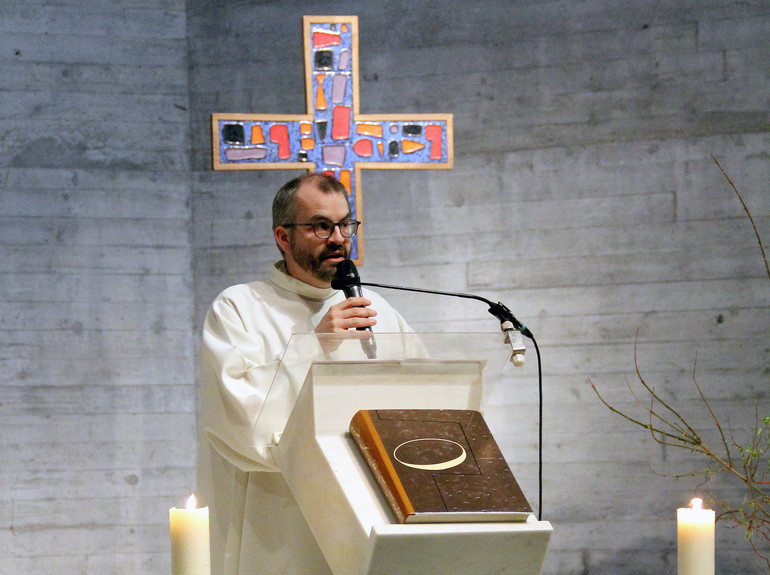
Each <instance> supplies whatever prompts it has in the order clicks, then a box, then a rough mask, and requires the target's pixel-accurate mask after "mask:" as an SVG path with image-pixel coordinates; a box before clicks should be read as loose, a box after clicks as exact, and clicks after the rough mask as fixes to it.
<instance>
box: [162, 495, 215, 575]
mask: <svg viewBox="0 0 770 575" xmlns="http://www.w3.org/2000/svg"><path fill="white" fill-rule="evenodd" d="M195 505H196V501H195V495H191V496H190V498H189V499H188V500H187V503H186V504H185V509H177V508H176V507H172V508H171V509H169V510H168V515H169V528H170V531H171V573H172V575H211V548H210V544H209V508H208V507H202V508H200V509H196V508H195Z"/></svg>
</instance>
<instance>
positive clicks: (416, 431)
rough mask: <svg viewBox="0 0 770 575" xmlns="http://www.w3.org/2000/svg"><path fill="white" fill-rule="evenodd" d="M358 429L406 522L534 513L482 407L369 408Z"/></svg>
mask: <svg viewBox="0 0 770 575" xmlns="http://www.w3.org/2000/svg"><path fill="white" fill-rule="evenodd" d="M350 433H351V435H352V437H353V440H354V441H355V443H356V445H357V446H358V448H359V450H360V451H361V454H362V455H363V458H364V460H365V461H366V463H367V464H368V466H369V468H370V469H371V471H372V474H373V475H374V477H375V479H376V480H377V483H378V484H379V486H380V488H381V489H382V492H383V494H384V495H385V498H386V499H387V501H388V503H389V505H390V507H391V509H392V511H393V514H394V515H395V517H396V520H397V521H398V522H399V523H428V522H467V521H526V519H527V517H528V516H529V515H530V514H531V513H532V508H531V507H530V505H529V503H528V502H527V500H526V498H525V497H524V494H523V493H522V491H521V488H520V487H519V484H518V483H517V482H516V479H515V477H514V476H513V473H512V472H511V469H510V468H509V467H508V464H507V463H506V461H505V458H504V457H503V454H502V452H501V451H500V448H499V447H498V445H497V443H496V442H495V440H494V438H493V437H492V434H491V433H490V431H489V428H488V427H487V424H486V422H485V421H484V417H483V416H482V415H481V413H479V412H478V411H473V410H451V409H384V410H383V409H379V410H377V409H375V410H361V411H359V412H358V413H356V414H355V416H354V417H353V419H352V420H351V422H350Z"/></svg>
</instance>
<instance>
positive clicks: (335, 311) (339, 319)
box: [314, 297, 377, 333]
mask: <svg viewBox="0 0 770 575" xmlns="http://www.w3.org/2000/svg"><path fill="white" fill-rule="evenodd" d="M370 305H372V302H371V301H369V300H368V299H366V298H365V297H349V298H347V299H345V300H343V301H341V302H340V303H338V304H335V305H333V306H332V307H330V308H329V311H327V312H326V315H325V316H323V317H322V318H321V321H320V322H319V323H318V325H317V326H316V327H315V330H314V331H315V332H316V333H340V332H343V331H347V330H349V329H356V328H359V327H372V326H373V325H374V324H376V323H377V320H376V319H374V316H376V315H377V312H376V311H374V310H373V309H371V308H369V307H366V306H370Z"/></svg>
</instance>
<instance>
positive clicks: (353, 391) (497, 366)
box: [259, 333, 552, 575]
mask: <svg viewBox="0 0 770 575" xmlns="http://www.w3.org/2000/svg"><path fill="white" fill-rule="evenodd" d="M357 335H359V334H352V337H351V336H349V335H347V334H342V335H339V334H326V335H315V334H299V335H295V336H293V337H292V340H291V341H290V343H289V346H288V347H287V349H286V352H285V354H284V357H283V359H282V362H281V367H280V368H279V370H278V373H277V374H276V377H275V380H274V383H273V385H272V387H271V390H270V393H269V395H268V397H267V400H266V402H265V407H264V408H263V410H262V414H261V415H260V423H259V427H261V428H262V429H274V430H276V431H277V432H278V433H276V434H275V436H274V438H273V441H274V442H275V441H277V444H276V445H275V446H274V447H273V448H272V452H273V455H274V457H275V460H276V462H277V464H278V466H279V468H280V470H281V472H282V473H283V474H284V477H285V479H286V483H287V484H288V486H289V489H290V491H291V492H292V495H293V496H294V497H295V499H296V501H297V504H298V506H299V508H300V510H301V511H302V514H303V515H304V516H305V518H306V520H307V523H308V525H309V526H310V529H311V531H312V533H313V536H314V537H315V538H316V541H317V542H318V545H319V547H320V549H321V551H322V553H323V555H324V557H325V558H326V560H327V562H328V564H329V566H330V568H331V570H332V572H333V573H334V574H335V575H369V574H371V575H393V574H399V575H403V574H415V575H417V574H419V575H433V574H435V575H439V574H440V575H447V574H454V573H457V574H460V573H462V574H470V573H472V574H474V575H485V574H492V573H494V574H508V575H514V574H516V575H538V574H539V573H540V571H541V569H542V565H543V561H544V559H545V554H546V550H547V547H548V543H549V540H550V536H551V532H552V527H551V524H550V523H549V522H547V521H538V520H537V519H536V518H535V517H534V515H532V516H530V517H529V519H528V520H527V521H525V522H518V523H498V522H481V523H438V524H437V523H431V524H408V525H404V524H399V523H397V522H396V521H395V519H394V518H393V516H392V514H391V512H390V508H389V507H388V504H387V502H386V500H385V498H384V496H383V495H382V493H381V491H380V488H379V486H378V485H377V483H376V481H375V479H374V478H373V477H372V475H371V473H370V471H369V468H368V467H367V465H366V463H365V462H364V460H363V458H362V457H361V455H360V454H359V452H358V448H357V447H356V445H355V443H354V442H353V440H352V438H351V437H350V435H349V433H348V425H349V423H350V420H351V418H352V417H353V415H354V414H355V413H356V411H358V410H359V409H475V410H479V411H483V401H484V399H485V398H486V397H487V396H488V394H489V392H490V391H491V387H492V386H493V385H494V382H495V380H496V379H497V377H498V376H499V374H500V372H501V371H502V368H503V367H504V366H505V364H506V363H507V359H508V356H509V355H510V349H506V348H505V346H504V345H503V343H502V342H501V336H500V335H497V334H475V333H474V334H468V333H465V334H376V335H375V338H376V339H375V342H376V346H377V357H376V358H375V359H368V358H367V357H366V355H364V353H363V351H362V346H361V341H360V340H359V339H357V338H356V337H355V336H357ZM292 406H293V408H292ZM263 417H264V418H265V419H264V420H262V418H263ZM268 418H272V420H270V419H268Z"/></svg>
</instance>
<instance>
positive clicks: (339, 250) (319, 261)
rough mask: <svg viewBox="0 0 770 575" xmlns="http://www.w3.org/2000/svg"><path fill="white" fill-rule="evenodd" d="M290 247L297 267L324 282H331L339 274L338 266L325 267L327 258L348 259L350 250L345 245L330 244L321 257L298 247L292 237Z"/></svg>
mask: <svg viewBox="0 0 770 575" xmlns="http://www.w3.org/2000/svg"><path fill="white" fill-rule="evenodd" d="M289 247H290V249H291V255H292V257H293V258H294V261H295V262H297V265H298V266H299V267H301V268H302V269H303V270H305V271H306V272H308V273H310V274H312V276H313V277H314V278H316V279H318V280H321V281H323V282H331V281H332V280H333V279H334V275H335V274H336V273H337V266H336V265H333V266H329V265H324V262H325V260H326V258H327V257H329V256H338V255H342V257H344V258H345V259H347V258H348V248H347V246H346V245H345V244H329V245H327V246H326V247H325V248H324V250H323V251H322V252H321V253H320V254H319V255H315V254H312V253H310V252H309V251H307V250H306V249H304V248H302V247H300V246H298V245H297V242H296V241H295V240H294V238H293V237H291V238H290V239H289Z"/></svg>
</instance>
